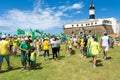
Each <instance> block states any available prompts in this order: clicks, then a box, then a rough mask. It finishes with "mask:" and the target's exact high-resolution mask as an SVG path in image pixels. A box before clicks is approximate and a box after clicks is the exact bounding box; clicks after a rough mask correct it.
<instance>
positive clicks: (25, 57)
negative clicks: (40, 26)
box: [0, 32, 114, 72]
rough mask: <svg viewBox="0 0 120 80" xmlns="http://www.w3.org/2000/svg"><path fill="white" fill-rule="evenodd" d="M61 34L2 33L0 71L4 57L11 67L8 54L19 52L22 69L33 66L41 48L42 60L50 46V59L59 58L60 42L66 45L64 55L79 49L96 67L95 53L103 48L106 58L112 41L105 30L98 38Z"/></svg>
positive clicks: (47, 56)
mask: <svg viewBox="0 0 120 80" xmlns="http://www.w3.org/2000/svg"><path fill="white" fill-rule="evenodd" d="M63 38H64V37H61V36H51V37H50V38H48V37H44V38H40V37H36V39H34V40H32V38H31V36H6V35H2V36H1V38H0V72H2V71H3V70H2V63H3V59H4V58H5V59H6V61H7V64H8V70H11V69H12V68H13V67H12V66H11V65H10V55H14V56H16V55H17V53H20V58H21V64H22V68H21V69H22V70H25V69H27V68H35V65H36V63H37V62H36V59H37V57H39V56H40V54H41V51H42V50H43V52H44V53H43V56H44V61H47V60H50V52H49V50H50V47H51V49H52V55H53V56H52V60H56V59H60V47H61V44H62V43H64V44H63V45H66V49H65V51H66V55H67V56H70V55H71V54H72V51H73V47H75V48H76V49H79V50H80V57H82V58H87V57H92V58H93V68H96V59H97V55H98V54H99V53H100V52H101V48H102V49H103V53H104V55H103V59H104V60H106V59H107V52H108V50H109V46H110V45H113V43H114V42H111V41H110V38H109V37H108V36H107V32H104V36H102V37H101V39H100V44H99V40H98V37H97V36H96V35H91V34H89V35H86V34H82V33H81V34H79V35H72V36H71V35H69V36H68V37H67V38H66V40H63Z"/></svg>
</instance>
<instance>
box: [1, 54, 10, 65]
mask: <svg viewBox="0 0 120 80" xmlns="http://www.w3.org/2000/svg"><path fill="white" fill-rule="evenodd" d="M4 57H5V59H6V61H9V60H10V59H9V55H6V56H0V63H2V62H3V59H4Z"/></svg>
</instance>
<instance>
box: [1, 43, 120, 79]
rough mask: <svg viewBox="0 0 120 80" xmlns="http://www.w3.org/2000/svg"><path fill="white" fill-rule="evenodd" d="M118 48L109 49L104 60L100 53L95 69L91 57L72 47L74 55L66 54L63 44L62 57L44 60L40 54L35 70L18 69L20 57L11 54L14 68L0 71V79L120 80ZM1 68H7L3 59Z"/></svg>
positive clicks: (119, 54) (119, 52)
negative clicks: (106, 58)
mask: <svg viewBox="0 0 120 80" xmlns="http://www.w3.org/2000/svg"><path fill="white" fill-rule="evenodd" d="M119 49H120V48H118V47H115V48H114V49H110V50H109V53H108V57H109V59H108V60H106V61H104V60H103V58H102V57H103V54H102V53H101V54H100V55H99V56H98V58H97V60H98V61H99V63H98V65H99V66H97V68H96V69H94V68H93V67H92V63H91V62H90V61H91V60H92V58H86V59H84V58H80V57H79V54H80V51H79V50H77V49H74V50H75V54H74V55H71V56H66V52H65V46H64V45H62V48H61V56H63V58H62V59H60V60H55V61H52V60H50V61H46V62H45V61H44V60H43V56H40V57H38V58H37V63H38V64H40V67H39V69H36V70H30V71H29V70H23V71H22V70H21V69H20V67H21V63H20V57H19V56H17V57H14V56H11V59H10V60H11V65H12V66H13V68H14V69H13V70H11V71H6V72H4V73H0V80H120V75H119V74H120V68H119V67H120V50H119ZM50 53H51V51H50ZM42 54H43V52H42ZM64 56H65V57H64ZM51 58H52V55H51ZM2 69H3V70H7V64H6V61H5V60H4V62H3V66H2Z"/></svg>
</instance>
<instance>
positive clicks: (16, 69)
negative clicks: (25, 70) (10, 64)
mask: <svg viewBox="0 0 120 80" xmlns="http://www.w3.org/2000/svg"><path fill="white" fill-rule="evenodd" d="M18 69H21V67H17V68H13V69H11V70H4V71H2V72H0V73H5V72H9V71H14V70H18Z"/></svg>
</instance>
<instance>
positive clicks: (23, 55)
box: [20, 53, 30, 62]
mask: <svg viewBox="0 0 120 80" xmlns="http://www.w3.org/2000/svg"><path fill="white" fill-rule="evenodd" d="M20 57H21V62H27V61H29V60H30V54H29V53H21V54H20Z"/></svg>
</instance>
